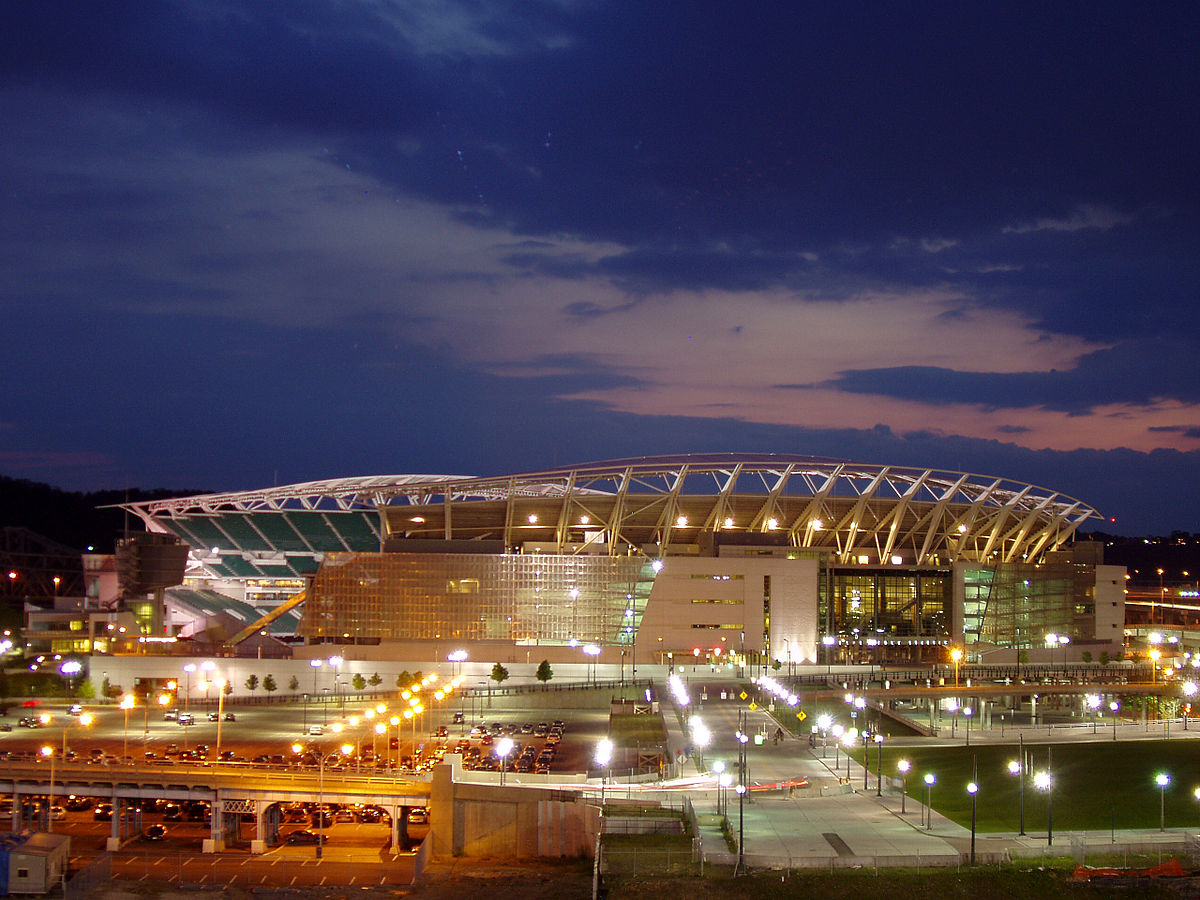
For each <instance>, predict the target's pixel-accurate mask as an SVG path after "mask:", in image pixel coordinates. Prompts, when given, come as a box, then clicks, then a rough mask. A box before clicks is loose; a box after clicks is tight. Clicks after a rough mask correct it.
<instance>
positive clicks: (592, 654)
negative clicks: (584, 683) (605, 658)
mask: <svg viewBox="0 0 1200 900" xmlns="http://www.w3.org/2000/svg"><path fill="white" fill-rule="evenodd" d="M583 652H584V653H585V654H587V656H588V660H589V662H590V666H589V674H590V675H591V678H590V679H589V680H590V682H591V683H592V684H595V683H596V657H597V656H599V655H600V648H599V647H597V646H596V645H595V644H584V645H583Z"/></svg>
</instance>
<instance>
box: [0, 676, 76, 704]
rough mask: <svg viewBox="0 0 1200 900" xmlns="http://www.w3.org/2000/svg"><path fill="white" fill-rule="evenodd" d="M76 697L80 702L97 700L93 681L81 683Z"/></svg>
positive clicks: (6, 694)
mask: <svg viewBox="0 0 1200 900" xmlns="http://www.w3.org/2000/svg"><path fill="white" fill-rule="evenodd" d="M5 696H8V692H7V691H5ZM75 696H76V697H78V698H79V699H80V700H92V699H94V698H95V696H96V687H95V685H93V684H92V680H91V679H90V678H85V679H83V681H81V682H79V690H77V691H76V692H75Z"/></svg>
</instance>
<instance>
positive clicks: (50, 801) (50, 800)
mask: <svg viewBox="0 0 1200 900" xmlns="http://www.w3.org/2000/svg"><path fill="white" fill-rule="evenodd" d="M39 752H40V753H41V754H42V756H43V757H45V758H46V759H49V760H50V790H49V791H48V792H47V794H46V830H47V831H53V830H54V813H53V812H52V811H51V810H53V809H54V748H53V747H49V746H47V747H42V749H41V750H40V751H39Z"/></svg>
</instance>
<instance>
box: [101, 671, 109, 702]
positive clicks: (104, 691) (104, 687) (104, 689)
mask: <svg viewBox="0 0 1200 900" xmlns="http://www.w3.org/2000/svg"><path fill="white" fill-rule="evenodd" d="M100 696H101V697H111V696H112V682H111V681H109V680H108V676H107V675H105V676H104V681H102V682H101V683H100Z"/></svg>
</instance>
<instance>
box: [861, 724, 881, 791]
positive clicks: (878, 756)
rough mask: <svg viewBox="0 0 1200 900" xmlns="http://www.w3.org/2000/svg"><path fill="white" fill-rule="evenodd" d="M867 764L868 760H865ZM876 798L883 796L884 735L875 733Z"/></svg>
mask: <svg viewBox="0 0 1200 900" xmlns="http://www.w3.org/2000/svg"><path fill="white" fill-rule="evenodd" d="M863 762H864V763H865V762H866V760H865V759H864V760H863ZM875 766H876V768H875V774H876V776H877V777H876V779H875V796H876V797H882V796H883V735H882V734H879V733H878V732H876V733H875Z"/></svg>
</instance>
